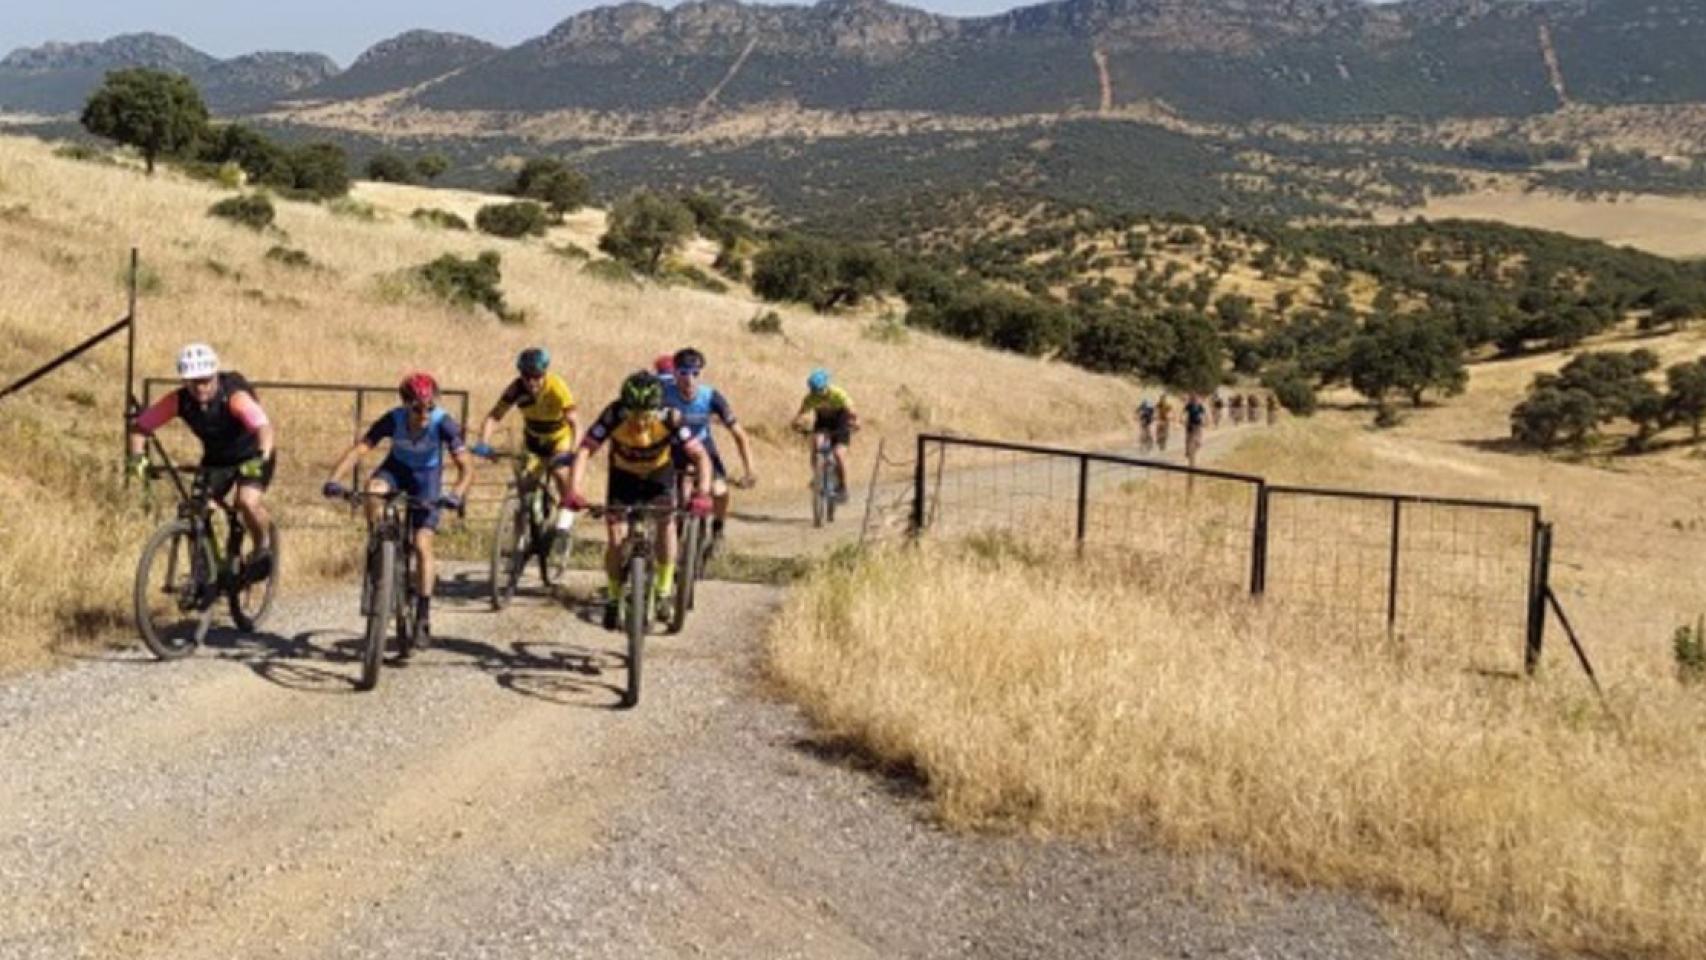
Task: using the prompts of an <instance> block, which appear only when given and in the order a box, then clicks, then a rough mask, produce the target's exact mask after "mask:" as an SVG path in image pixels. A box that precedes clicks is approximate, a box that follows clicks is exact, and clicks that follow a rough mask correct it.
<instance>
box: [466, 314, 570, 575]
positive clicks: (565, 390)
mask: <svg viewBox="0 0 1706 960" xmlns="http://www.w3.org/2000/svg"><path fill="white" fill-rule="evenodd" d="M515 369H516V373H517V374H518V376H517V377H516V378H515V380H514V381H513V382H511V383H510V385H509V386H508V387H507V388H505V390H504V392H503V395H502V396H500V397H498V402H497V404H496V405H494V406H493V407H492V412H490V413H488V414H486V419H485V420H484V421H483V422H482V423H481V424H480V439H479V442H477V443H475V444H474V446H473V448H472V451H473V454H474V456H476V457H483V458H485V459H487V460H490V459H492V457H493V456H494V455H495V452H494V451H493V450H492V446H491V438H492V431H493V430H495V429H497V426H498V424H499V423H500V422H501V421H502V420H503V418H504V416H505V415H506V414H508V413H509V411H510V408H511V407H516V408H518V409H520V410H521V419H522V424H523V446H524V448H525V449H526V450H527V454H528V456H529V457H533V458H537V459H538V460H539V462H540V463H542V464H544V467H545V469H546V470H548V471H549V472H550V474H551V477H552V479H553V480H555V481H556V484H557V502H558V503H559V504H561V503H564V502H566V501H567V500H568V497H569V468H570V466H572V465H573V464H574V462H575V438H577V437H579V436H580V417H579V414H578V412H577V410H576V408H575V395H574V394H573V393H572V392H570V390H569V385H568V384H567V383H565V382H563V378H562V377H560V376H558V375H556V374H555V373H552V372H551V353H550V351H548V350H546V349H545V348H544V347H529V348H527V349H526V350H523V351H521V355H520V356H518V357H516V358H515ZM529 466H530V467H531V464H529ZM574 524H575V514H574V511H572V510H563V509H558V511H557V521H556V526H557V538H556V540H555V541H554V542H553V543H552V549H553V550H563V549H566V548H567V545H568V542H569V533H570V531H571V530H573V529H574Z"/></svg>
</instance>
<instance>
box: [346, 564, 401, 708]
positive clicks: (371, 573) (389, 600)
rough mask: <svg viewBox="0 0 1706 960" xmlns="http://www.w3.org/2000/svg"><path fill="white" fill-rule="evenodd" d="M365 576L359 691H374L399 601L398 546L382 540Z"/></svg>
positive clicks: (357, 682) (357, 684) (357, 687)
mask: <svg viewBox="0 0 1706 960" xmlns="http://www.w3.org/2000/svg"><path fill="white" fill-rule="evenodd" d="M365 576H366V587H365V589H366V592H367V597H368V602H367V633H366V636H364V637H363V639H362V647H361V679H360V680H357V681H356V684H355V688H356V689H357V690H372V689H373V688H374V687H375V686H378V684H379V668H380V666H381V665H382V664H383V663H384V662H385V638H386V637H387V636H388V635H389V634H390V632H391V607H392V605H393V604H394V603H395V602H396V599H397V586H396V576H397V545H396V544H394V543H392V542H391V541H389V540H381V541H380V542H379V543H378V544H377V545H376V546H375V547H374V549H373V550H371V551H370V552H369V553H368V555H367V570H366V573H365Z"/></svg>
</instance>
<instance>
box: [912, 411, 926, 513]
mask: <svg viewBox="0 0 1706 960" xmlns="http://www.w3.org/2000/svg"><path fill="white" fill-rule="evenodd" d="M911 534H912V536H914V537H920V536H923V535H924V434H922V433H920V434H919V435H918V450H917V458H916V459H915V460H913V461H912V530H911Z"/></svg>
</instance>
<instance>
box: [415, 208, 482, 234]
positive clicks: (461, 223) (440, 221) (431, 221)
mask: <svg viewBox="0 0 1706 960" xmlns="http://www.w3.org/2000/svg"><path fill="white" fill-rule="evenodd" d="M409 219H410V220H413V221H414V222H416V223H418V224H420V225H422V226H425V227H437V228H439V229H441V230H467V229H468V221H466V220H464V219H462V218H461V217H460V216H457V215H456V214H454V213H451V212H450V211H449V210H439V209H437V208H431V209H429V208H427V207H417V208H416V209H415V212H414V213H411V214H409Z"/></svg>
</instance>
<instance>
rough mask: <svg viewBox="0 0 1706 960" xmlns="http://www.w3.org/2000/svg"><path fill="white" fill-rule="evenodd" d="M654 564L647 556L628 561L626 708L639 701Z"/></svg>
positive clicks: (623, 702) (624, 704)
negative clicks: (648, 561) (649, 561)
mask: <svg viewBox="0 0 1706 960" xmlns="http://www.w3.org/2000/svg"><path fill="white" fill-rule="evenodd" d="M650 594H651V564H649V563H647V562H646V559H645V558H644V557H634V558H632V559H630V560H629V561H628V592H627V595H626V596H625V597H624V598H623V604H624V608H625V609H624V613H625V620H626V621H627V623H626V626H627V628H628V690H627V692H626V694H624V695H623V697H622V705H623V706H624V707H633V706H635V705H636V704H638V703H639V702H640V663H641V661H642V660H644V659H645V652H646V619H647V618H646V613H647V608H648V607H650V606H651V599H652V598H651V595H650Z"/></svg>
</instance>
